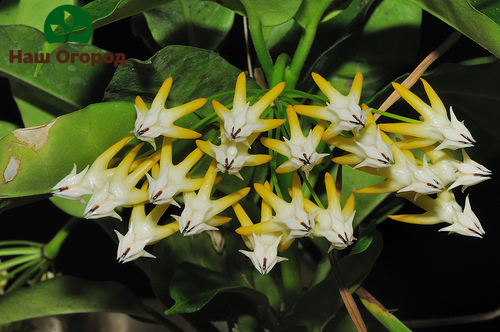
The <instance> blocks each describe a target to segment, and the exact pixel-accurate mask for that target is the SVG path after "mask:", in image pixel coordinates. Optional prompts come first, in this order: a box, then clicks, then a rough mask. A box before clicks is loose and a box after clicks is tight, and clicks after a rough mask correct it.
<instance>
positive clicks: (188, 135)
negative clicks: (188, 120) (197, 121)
mask: <svg viewBox="0 0 500 332" xmlns="http://www.w3.org/2000/svg"><path fill="white" fill-rule="evenodd" d="M172 129H174V130H175V132H173V133H167V134H166V135H169V136H170V137H175V138H185V139H196V138H200V137H201V134H200V133H198V132H196V131H194V130H191V129H187V128H182V127H179V126H172Z"/></svg>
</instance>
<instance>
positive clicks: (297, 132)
mask: <svg viewBox="0 0 500 332" xmlns="http://www.w3.org/2000/svg"><path fill="white" fill-rule="evenodd" d="M286 115H287V117H288V125H289V126H290V136H291V137H295V136H303V134H302V128H300V123H299V118H298V116H297V113H296V112H295V111H294V110H293V107H292V105H288V107H287V108H286Z"/></svg>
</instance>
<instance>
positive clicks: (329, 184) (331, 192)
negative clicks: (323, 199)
mask: <svg viewBox="0 0 500 332" xmlns="http://www.w3.org/2000/svg"><path fill="white" fill-rule="evenodd" d="M325 188H326V195H327V198H328V208H331V209H333V210H334V211H336V212H340V211H341V209H342V208H341V207H340V201H339V197H338V194H337V188H336V186H335V181H334V180H333V177H332V175H331V174H330V173H328V172H327V173H325Z"/></svg>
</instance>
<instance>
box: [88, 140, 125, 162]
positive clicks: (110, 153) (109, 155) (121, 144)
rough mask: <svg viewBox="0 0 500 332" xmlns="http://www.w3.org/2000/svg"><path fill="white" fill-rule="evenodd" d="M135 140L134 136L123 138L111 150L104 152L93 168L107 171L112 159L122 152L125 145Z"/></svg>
mask: <svg viewBox="0 0 500 332" xmlns="http://www.w3.org/2000/svg"><path fill="white" fill-rule="evenodd" d="M132 139H133V137H132V136H129V137H125V138H122V139H121V140H120V141H119V142H117V143H115V144H113V145H112V146H111V147H110V148H108V149H107V150H106V151H104V152H103V153H102V154H101V155H100V156H99V157H97V159H96V160H95V161H94V163H93V164H92V168H100V169H107V168H108V166H109V163H110V161H111V159H112V158H113V157H114V156H115V155H116V154H117V153H118V151H120V150H121V149H122V148H123V147H124V146H125V144H127V143H128V142H130V141H131V140H132Z"/></svg>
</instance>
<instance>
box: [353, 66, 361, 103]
mask: <svg viewBox="0 0 500 332" xmlns="http://www.w3.org/2000/svg"><path fill="white" fill-rule="evenodd" d="M362 87H363V74H361V72H360V71H358V72H357V73H356V76H354V81H353V82H352V85H351V91H350V93H353V94H354V99H355V100H356V103H357V104H358V103H359V99H360V98H361V88H362Z"/></svg>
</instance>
